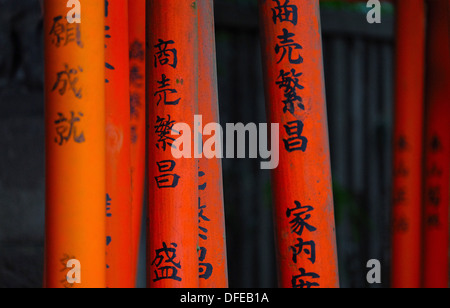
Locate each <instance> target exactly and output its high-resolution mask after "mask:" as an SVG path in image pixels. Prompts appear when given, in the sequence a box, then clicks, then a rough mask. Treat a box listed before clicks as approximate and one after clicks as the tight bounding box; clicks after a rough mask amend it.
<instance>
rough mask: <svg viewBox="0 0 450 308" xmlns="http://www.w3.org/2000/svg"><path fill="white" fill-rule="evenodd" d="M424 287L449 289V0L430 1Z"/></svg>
mask: <svg viewBox="0 0 450 308" xmlns="http://www.w3.org/2000/svg"><path fill="white" fill-rule="evenodd" d="M428 4H429V5H428V7H429V9H428V41H427V74H426V76H427V78H426V80H427V84H426V85H427V88H426V107H427V112H426V114H427V120H426V127H427V128H426V143H425V149H426V156H425V157H426V163H425V168H426V169H425V171H426V173H425V192H424V193H425V198H424V200H425V218H424V234H425V237H424V249H423V251H424V268H423V277H424V287H426V288H447V287H448V283H449V279H448V270H449V264H448V262H449V258H448V251H449V221H448V220H449V206H450V199H449V197H450V196H449V187H450V31H449V28H448V27H447V23H448V19H449V15H448V5H449V3H448V1H447V0H429V1H428Z"/></svg>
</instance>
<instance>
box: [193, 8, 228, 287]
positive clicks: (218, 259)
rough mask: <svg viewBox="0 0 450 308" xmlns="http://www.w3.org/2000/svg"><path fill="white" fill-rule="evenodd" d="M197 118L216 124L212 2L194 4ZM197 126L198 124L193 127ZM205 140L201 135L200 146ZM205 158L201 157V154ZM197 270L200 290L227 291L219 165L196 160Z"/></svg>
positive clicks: (216, 101)
mask: <svg viewBox="0 0 450 308" xmlns="http://www.w3.org/2000/svg"><path fill="white" fill-rule="evenodd" d="M197 3H198V10H199V13H198V14H199V21H198V33H199V38H198V39H199V86H198V95H199V114H200V115H202V122H203V123H204V124H208V123H220V122H219V102H218V92H217V71H216V49H215V33H214V7H213V0H198V1H197ZM196 124H198V123H196ZM208 138H210V137H209V136H207V135H203V142H205V141H206V140H207V139H208ZM203 155H205V154H203ZM198 206H199V209H198V211H199V217H198V221H199V241H200V244H199V246H200V250H199V267H200V287H202V288H227V287H228V269H227V253H226V241H225V217H224V204H223V184H222V162H221V160H220V158H217V157H214V158H208V157H205V156H203V157H202V158H200V159H199V203H198Z"/></svg>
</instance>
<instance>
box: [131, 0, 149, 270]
mask: <svg viewBox="0 0 450 308" xmlns="http://www.w3.org/2000/svg"><path fill="white" fill-rule="evenodd" d="M145 9H146V8H145V0H129V1H128V17H129V18H128V26H129V29H128V33H129V38H128V40H129V42H130V51H129V58H130V115H131V212H132V218H131V219H132V220H131V222H132V223H131V235H132V240H131V245H132V253H133V274H134V275H136V274H137V262H138V255H139V243H140V237H141V225H142V210H143V199H144V185H145V184H144V181H145V145H146V136H145V131H146V127H145V123H146V108H145Z"/></svg>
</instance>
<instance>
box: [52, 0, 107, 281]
mask: <svg viewBox="0 0 450 308" xmlns="http://www.w3.org/2000/svg"><path fill="white" fill-rule="evenodd" d="M80 3H81V5H82V13H81V16H80V18H81V23H68V20H67V19H66V16H67V13H68V11H69V10H70V8H67V2H66V1H60V0H46V1H45V3H44V12H45V13H44V40H45V123H46V125H45V127H46V244H45V274H44V276H45V282H44V285H45V286H46V287H49V288H55V287H61V288H63V287H66V288H72V287H85V288H104V287H105V207H104V206H105V99H104V87H103V84H104V79H105V73H104V61H105V55H104V33H103V29H104V18H103V16H104V11H105V9H104V0H81V1H80ZM72 266H75V267H74V268H72ZM77 268H78V269H80V270H81V272H79V273H78V274H79V276H78V275H77V274H76V273H73V274H72V273H69V270H74V271H76V269H77ZM68 274H69V278H77V277H79V278H80V279H81V283H77V282H79V281H71V279H67V277H66V275H68Z"/></svg>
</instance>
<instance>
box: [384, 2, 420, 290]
mask: <svg viewBox="0 0 450 308" xmlns="http://www.w3.org/2000/svg"><path fill="white" fill-rule="evenodd" d="M396 11H397V34H396V37H397V46H396V61H397V64H396V94H395V131H394V142H395V146H394V184H393V209H392V211H393V212H392V216H393V218H392V220H393V230H392V232H393V233H392V234H393V240H392V287H394V288H402V287H404V288H407V287H413V288H418V287H420V279H421V271H420V268H421V249H422V237H421V232H422V223H421V222H422V161H423V137H422V136H423V120H424V73H425V71H424V69H425V63H424V62H425V2H424V0H399V1H397V9H396Z"/></svg>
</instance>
